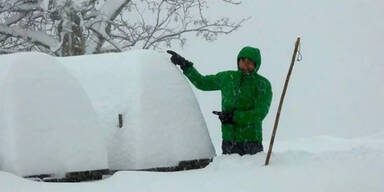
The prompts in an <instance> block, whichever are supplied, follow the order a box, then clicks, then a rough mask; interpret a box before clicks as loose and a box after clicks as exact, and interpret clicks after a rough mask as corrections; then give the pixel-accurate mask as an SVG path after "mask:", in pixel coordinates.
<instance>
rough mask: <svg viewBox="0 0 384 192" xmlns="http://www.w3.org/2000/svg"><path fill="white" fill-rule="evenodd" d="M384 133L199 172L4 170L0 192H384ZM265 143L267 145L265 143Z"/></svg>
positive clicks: (300, 146)
mask: <svg viewBox="0 0 384 192" xmlns="http://www.w3.org/2000/svg"><path fill="white" fill-rule="evenodd" d="M383 138H384V136H383V134H381V135H380V134H379V135H376V136H372V137H365V138H361V139H342V138H337V137H329V136H323V137H313V138H307V139H301V140H291V141H284V142H278V143H276V152H275V153H274V154H273V156H272V160H271V165H270V166H267V167H266V166H264V165H263V164H264V160H265V156H266V154H265V153H259V154H257V155H254V156H243V157H240V156H238V155H229V156H218V157H216V158H215V159H214V161H213V162H212V163H211V164H210V165H209V166H208V167H206V168H204V169H200V170H192V171H183V172H173V173H158V172H135V171H121V172H117V173H115V174H114V175H113V176H111V177H109V178H107V179H105V180H101V181H95V182H86V183H39V182H33V181H30V180H27V179H22V178H20V177H17V176H14V175H11V174H9V173H5V172H0V191H1V192H24V191H25V192H83V191H89V192H109V191H114V192H126V191H147V192H150V191H154V192H158V191H167V192H171V191H177V192H179V191H184V192H185V191H191V192H192V191H193V192H195V191H201V192H204V191H207V192H212V191H220V192H225V191H228V192H233V191H243V192H247V191H249V192H251V191H286V192H288V191H292V192H293V191H294V192H296V191H314V192H316V191H327V192H342V191H348V192H355V191H356V192H361V191H369V192H382V191H384V182H383V181H384V167H383V166H382V164H383V163H382V162H384V149H383V147H382V146H383V145H384V140H383ZM265 144H266V143H265Z"/></svg>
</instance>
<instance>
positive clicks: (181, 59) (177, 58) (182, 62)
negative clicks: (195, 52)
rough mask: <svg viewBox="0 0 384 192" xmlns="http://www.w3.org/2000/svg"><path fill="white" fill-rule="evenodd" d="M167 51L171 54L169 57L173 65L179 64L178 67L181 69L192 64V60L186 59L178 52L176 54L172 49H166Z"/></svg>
mask: <svg viewBox="0 0 384 192" xmlns="http://www.w3.org/2000/svg"><path fill="white" fill-rule="evenodd" d="M167 53H169V54H171V55H172V57H171V61H172V63H173V64H175V65H180V67H181V69H182V70H183V71H184V70H186V69H188V68H189V67H191V66H192V65H193V64H192V62H190V61H188V60H186V59H185V58H184V57H182V56H180V55H179V54H177V53H176V52H174V51H172V50H168V51H167Z"/></svg>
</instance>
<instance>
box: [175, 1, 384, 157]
mask: <svg viewBox="0 0 384 192" xmlns="http://www.w3.org/2000/svg"><path fill="white" fill-rule="evenodd" d="M210 3H211V5H210V13H209V14H210V16H219V15H225V16H227V17H231V18H232V19H234V20H235V19H239V18H243V17H248V16H251V17H252V18H251V19H250V20H249V21H247V22H246V23H245V24H244V26H243V27H242V28H241V29H239V30H238V31H236V32H234V33H232V34H231V35H228V36H221V37H219V39H218V40H217V41H214V42H212V43H211V42H205V41H204V40H200V39H197V38H195V37H194V36H193V35H191V36H190V38H189V41H188V42H187V45H186V46H185V47H184V49H181V48H174V49H175V50H176V51H178V52H180V53H181V54H182V55H183V56H184V57H186V58H187V59H189V60H191V61H193V62H194V63H195V67H196V68H197V69H198V70H199V71H200V72H201V73H203V74H213V73H217V72H219V71H223V70H230V69H235V68H236V56H237V53H238V51H239V50H240V49H241V48H242V47H243V46H246V45H250V46H255V47H258V48H260V49H261V52H262V66H261V69H260V74H262V75H264V76H265V77H267V78H269V79H270V81H271V83H272V86H273V93H274V98H273V103H272V106H271V110H270V113H269V115H268V117H267V118H266V119H265V121H264V142H268V141H269V138H270V134H271V129H272V126H273V121H274V118H275V115H276V110H277V105H278V102H279V99H280V94H281V90H282V87H283V83H284V80H285V76H286V73H287V71H288V67H289V63H290V59H291V55H292V52H293V46H294V43H295V40H296V37H297V36H301V37H302V54H303V60H302V61H301V62H299V63H296V66H295V68H294V71H293V76H292V79H291V82H290V86H289V89H288V92H287V96H286V100H285V104H284V106H283V111H282V116H281V119H280V125H279V131H278V139H279V138H280V139H293V138H298V137H305V136H312V135H335V136H342V137H357V136H365V135H372V134H376V133H377V132H379V131H381V130H382V128H383V126H382V121H381V120H382V117H383V115H384V101H383V99H382V98H384V86H383V82H384V75H383V74H384V55H383V54H382V50H384V37H383V34H384V25H383V24H382V19H383V18H384V12H383V11H382V7H384V3H383V1H380V0H375V1H364V0H340V1H331V0H326V1H306V0H293V1H284V0H278V1H250V0H249V1H243V3H242V5H240V6H228V5H222V4H221V3H218V1H215V2H210ZM195 93H196V95H197V97H198V100H199V102H200V106H201V109H202V112H203V114H204V116H205V118H206V121H207V124H208V127H209V130H210V134H211V137H212V138H213V141H214V144H215V146H216V149H218V152H219V151H220V150H219V148H220V142H221V133H220V124H219V120H218V119H216V117H215V116H214V115H212V113H211V112H212V110H218V109H220V93H219V92H203V91H199V90H196V89H195ZM381 132H382V131H381Z"/></svg>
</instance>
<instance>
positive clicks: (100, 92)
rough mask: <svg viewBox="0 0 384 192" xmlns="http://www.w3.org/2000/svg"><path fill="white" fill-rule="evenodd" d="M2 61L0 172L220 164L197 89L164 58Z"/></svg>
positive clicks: (30, 56)
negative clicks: (198, 162)
mask: <svg viewBox="0 0 384 192" xmlns="http://www.w3.org/2000/svg"><path fill="white" fill-rule="evenodd" d="M0 59H1V61H2V63H1V64H0V90H2V91H1V92H0V170H5V171H8V172H12V173H15V174H17V175H22V176H25V175H35V174H52V173H55V174H60V173H64V172H73V171H85V170H95V169H108V168H109V169H114V170H121V169H147V168H157V167H170V166H177V165H178V163H179V162H180V161H187V160H195V159H207V158H212V157H214V156H215V150H214V147H213V145H212V142H211V140H210V137H209V133H208V129H207V127H206V124H205V121H204V119H203V117H202V114H201V111H200V108H199V105H198V103H197V101H196V98H195V96H194V94H193V92H192V90H191V87H190V85H189V83H188V81H187V80H186V79H185V77H184V76H183V74H182V73H181V72H180V71H179V70H178V69H177V68H176V67H175V66H174V65H173V64H172V63H170V61H169V56H168V55H167V54H161V53H157V52H153V51H144V50H138V51H131V52H126V53H118V54H103V55H90V56H77V57H66V58H55V57H51V56H48V55H44V54H38V53H20V54H12V55H6V56H1V58H0ZM119 114H122V117H123V119H122V120H123V127H121V128H119V127H118V124H119V121H118V115H119Z"/></svg>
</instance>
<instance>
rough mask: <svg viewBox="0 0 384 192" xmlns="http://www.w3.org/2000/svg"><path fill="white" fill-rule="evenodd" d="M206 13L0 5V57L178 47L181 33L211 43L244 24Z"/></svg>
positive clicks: (199, 8) (195, 4)
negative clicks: (4, 54) (33, 53)
mask: <svg viewBox="0 0 384 192" xmlns="http://www.w3.org/2000/svg"><path fill="white" fill-rule="evenodd" d="M222 2H224V3H229V4H234V5H235V4H239V3H240V2H237V1H233V0H222ZM206 10H208V6H207V1H206V0H7V1H6V0H0V53H11V52H18V51H41V52H45V53H49V54H52V55H56V56H69V55H83V54H93V53H103V52H120V51H123V50H127V49H131V48H143V49H159V48H160V47H164V46H171V45H172V43H174V42H178V43H180V45H184V44H185V42H186V37H185V34H187V33H195V34H196V35H197V36H201V37H202V38H204V39H205V40H208V41H212V40H215V39H216V38H217V36H218V35H220V34H228V33H231V32H233V31H235V30H236V29H238V28H239V27H240V25H241V24H242V23H243V22H244V21H245V20H246V19H243V20H240V21H238V22H231V21H230V20H229V19H228V18H218V19H216V20H213V21H211V20H210V19H208V18H207V17H206V16H205V15H204V12H205V11H206Z"/></svg>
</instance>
